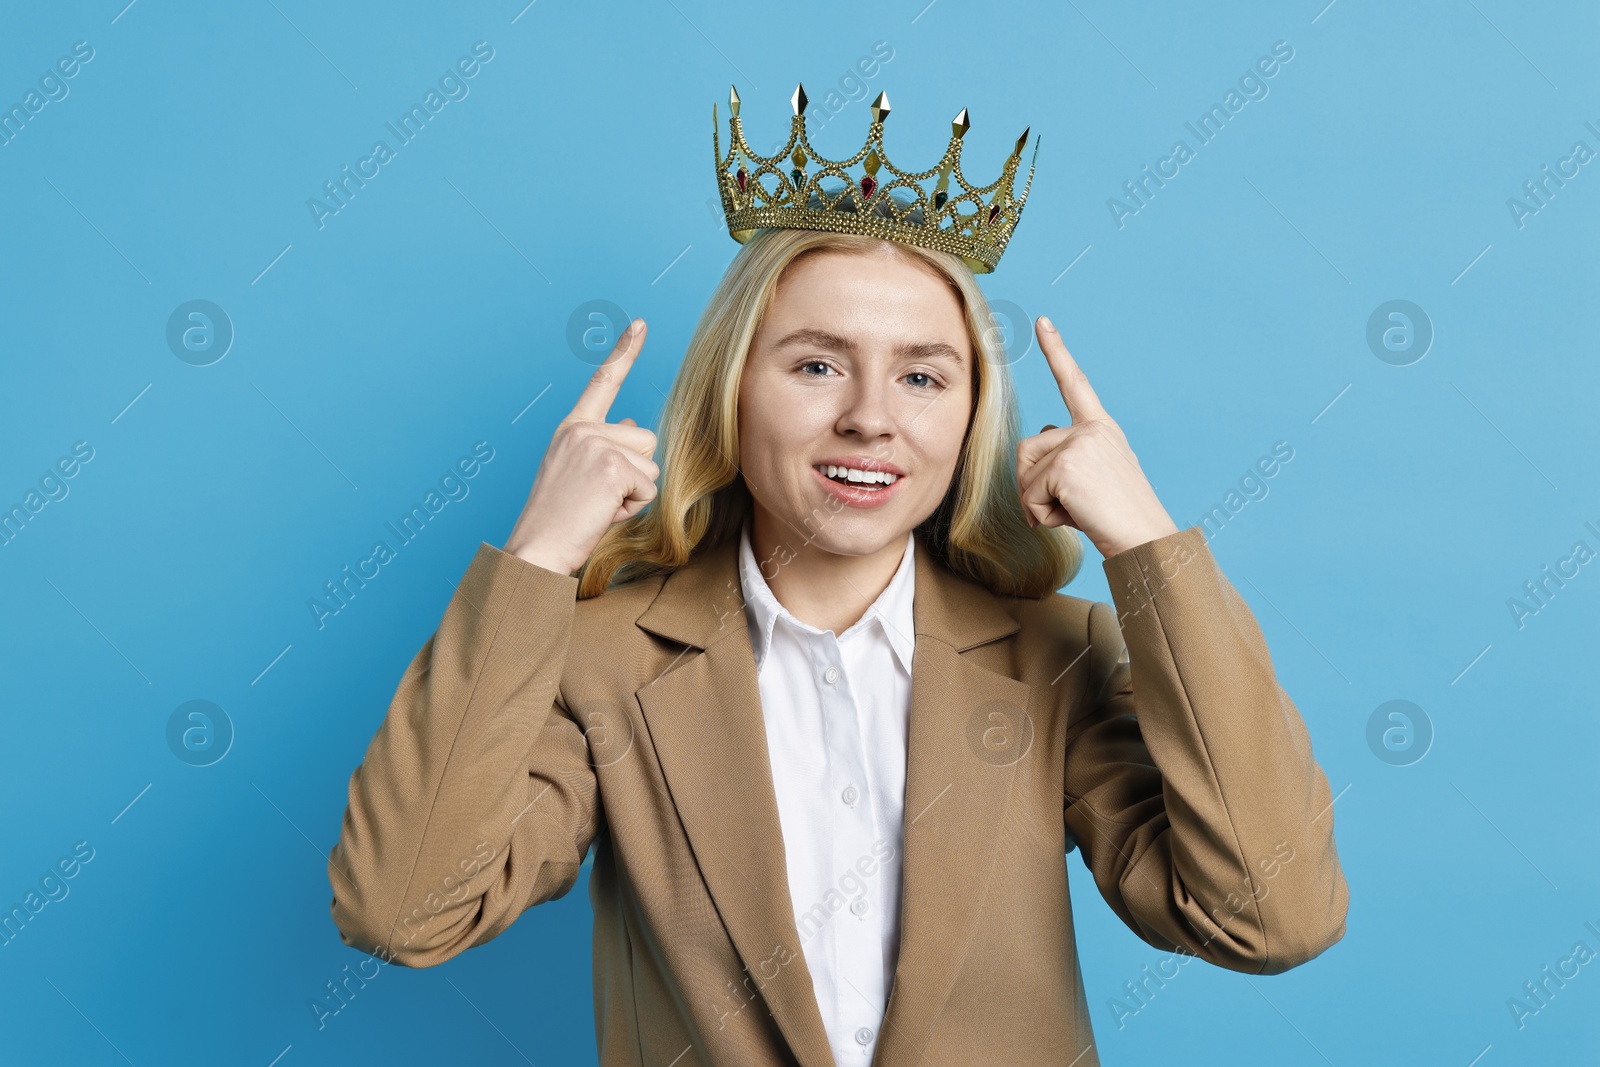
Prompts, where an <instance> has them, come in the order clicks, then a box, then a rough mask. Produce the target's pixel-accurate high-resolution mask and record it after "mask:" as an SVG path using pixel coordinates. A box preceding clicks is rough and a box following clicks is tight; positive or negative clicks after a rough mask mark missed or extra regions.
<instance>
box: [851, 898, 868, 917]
mask: <svg viewBox="0 0 1600 1067" xmlns="http://www.w3.org/2000/svg"><path fill="white" fill-rule="evenodd" d="M850 911H851V912H852V913H853V914H856V915H865V914H866V913H867V902H866V901H865V900H857V901H853V902H852V903H851V904H850Z"/></svg>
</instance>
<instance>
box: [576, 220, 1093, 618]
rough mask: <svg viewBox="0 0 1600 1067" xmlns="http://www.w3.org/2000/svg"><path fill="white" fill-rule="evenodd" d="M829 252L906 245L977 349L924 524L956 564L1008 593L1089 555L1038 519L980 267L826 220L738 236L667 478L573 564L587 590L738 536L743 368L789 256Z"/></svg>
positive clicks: (746, 496) (685, 392)
mask: <svg viewBox="0 0 1600 1067" xmlns="http://www.w3.org/2000/svg"><path fill="white" fill-rule="evenodd" d="M820 252H845V253H854V254H868V253H874V252H876V253H878V254H900V255H905V256H910V257H913V260H914V262H917V263H920V264H922V265H924V266H926V268H927V269H929V270H931V271H932V272H933V274H935V275H936V276H938V277H942V278H943V279H944V280H946V281H947V282H948V283H949V284H950V286H951V288H952V289H953V291H954V293H955V295H956V297H957V298H958V300H959V301H960V303H961V307H962V316H963V318H964V319H965V322H966V326H967V335H968V338H969V339H970V341H971V343H972V351H973V354H974V357H975V358H974V360H973V364H974V372H973V373H974V379H975V380H974V388H973V394H974V401H973V409H972V416H971V418H970V420H969V424H968V429H967V435H966V440H965V441H963V443H962V448H961V454H960V458H959V459H958V460H957V463H956V469H955V475H954V477H953V478H952V479H951V484H950V489H949V491H948V492H947V493H946V494H945V498H944V500H942V501H941V502H940V504H939V506H938V507H937V508H936V509H935V510H934V512H933V514H931V515H930V516H929V517H928V518H927V519H925V520H924V521H923V522H922V523H921V524H920V525H918V527H917V529H916V533H917V535H918V537H919V538H920V540H921V541H922V543H923V544H924V545H925V546H926V547H927V548H928V549H929V550H930V551H931V552H932V553H933V554H934V556H935V558H937V559H939V560H941V561H942V562H943V563H944V564H945V565H946V566H948V567H949V568H950V569H951V570H952V571H954V572H956V573H957V574H960V575H963V576H965V577H968V578H971V579H973V580H974V581H977V582H979V583H981V584H982V585H984V586H986V587H987V588H988V589H989V590H990V591H991V592H994V593H996V594H998V595H1001V596H1022V597H1033V598H1037V597H1042V596H1044V595H1046V594H1048V593H1052V592H1054V591H1056V590H1058V589H1060V588H1061V586H1063V585H1065V584H1066V583H1067V582H1068V581H1070V580H1071V579H1072V577H1073V576H1074V575H1075V574H1077V572H1078V568H1079V567H1080V566H1081V564H1082V562H1083V546H1082V544H1081V543H1080V542H1079V540H1078V537H1077V534H1076V532H1075V531H1074V530H1073V529H1072V528H1070V527H1042V526H1041V527H1031V526H1029V525H1028V521H1027V517H1026V514H1025V512H1024V511H1023V508H1022V501H1021V498H1020V492H1019V489H1018V485H1017V477H1016V464H1017V444H1018V442H1019V441H1020V440H1021V413H1020V411H1019V409H1018V405H1017V397H1016V391H1015V388H1014V386H1013V384H1012V381H1011V373H1010V370H1009V368H1008V367H1007V364H1006V354H1005V349H1004V346H1003V345H1002V344H1001V343H1000V340H999V339H998V337H997V336H996V331H995V330H994V329H993V328H992V327H991V326H990V325H989V324H990V323H991V321H992V320H991V318H990V313H989V305H988V301H987V300H985V299H984V296H983V292H982V290H980V289H979V288H978V284H977V281H976V280H975V279H974V277H973V275H972V271H971V269H970V268H968V267H967V265H966V264H965V263H964V262H962V260H961V259H960V257H958V256H955V255H951V254H950V253H947V252H940V251H936V250H932V249H925V248H920V247H917V246H914V245H908V244H903V243H900V242H891V241H886V240H882V239H880V238H876V237H864V236H859V235H855V234H844V233H831V232H826V231H821V230H791V229H763V230H760V231H758V232H757V233H756V234H755V236H753V237H752V238H751V239H750V240H749V241H748V242H747V243H746V244H744V245H743V246H742V247H741V248H740V249H739V252H738V254H737V255H736V256H735V257H734V260H733V262H732V263H731V264H730V265H729V267H728V270H727V272H726V273H725V274H724V275H723V277H722V281H721V282H720V283H719V284H718V286H717V290H716V292H715V293H714V294H713V296H712V298H711V300H710V302H709V303H708V304H707V305H706V307H705V310H704V311H703V312H702V313H701V315H700V321H699V323H698V324H697V325H696V326H695V330H694V335H693V337H691V338H690V340H689V347H688V351H687V352H686V353H685V355H684V359H683V365H682V366H681V367H680V368H679V370H678V375H677V378H676V379H675V380H674V381H673V384H672V391H671V393H670V394H669V395H668V396H667V399H666V403H665V405H664V406H663V407H662V411H661V429H660V431H659V432H658V435H657V439H658V443H659V446H660V455H661V457H662V462H661V481H660V483H659V485H658V486H657V490H658V492H657V495H656V497H655V499H654V500H652V501H651V502H650V503H649V504H648V505H646V506H645V507H644V508H643V509H642V510H640V511H639V512H638V513H637V514H635V515H632V516H630V517H629V518H627V519H625V520H623V521H622V522H619V523H617V524H616V525H614V526H612V527H611V528H610V529H609V530H607V531H606V532H605V534H604V535H602V537H601V538H600V541H599V543H598V544H597V545H596V546H595V549H594V551H593V552H592V553H591V554H590V556H589V559H588V561H587V562H586V563H585V564H584V565H583V566H582V567H581V568H579V570H578V571H577V572H576V574H577V577H578V596H579V597H580V598H588V597H593V596H599V595H600V594H601V593H603V592H605V591H606V590H607V589H609V588H611V587H613V586H615V585H621V584H623V583H626V582H631V581H635V580H637V579H640V578H644V577H648V576H649V575H652V574H656V573H658V572H661V571H672V570H674V569H676V568H677V567H679V566H682V565H683V564H684V563H687V562H688V561H689V559H690V558H691V557H692V556H694V555H695V554H696V553H697V552H701V551H705V550H709V549H711V548H713V547H716V546H718V545H721V544H723V543H724V542H725V541H726V540H728V539H730V538H738V536H739V532H740V528H741V525H742V524H743V522H744V519H745V517H746V516H747V515H748V514H749V513H750V510H751V506H752V501H751V497H750V491H749V489H748V487H746V486H745V484H744V479H743V478H741V477H740V475H739V422H738V398H739V382H740V378H741V376H742V374H743V372H744V366H745V360H746V359H747V358H748V356H749V352H750V346H751V343H752V342H753V340H754V338H755V335H756V331H757V328H758V327H759V326H760V324H761V320H762V317H763V316H764V315H765V314H766V310H767V306H768V304H769V303H770V302H771V299H772V294H773V292H774V291H775V290H776V288H777V284H778V279H779V277H780V276H781V275H782V274H783V272H784V269H785V268H786V267H788V266H789V265H790V264H791V263H793V262H795V261H796V260H797V259H799V258H801V257H802V256H805V255H809V254H816V253H820Z"/></svg>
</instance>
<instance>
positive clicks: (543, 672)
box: [328, 526, 1348, 1067]
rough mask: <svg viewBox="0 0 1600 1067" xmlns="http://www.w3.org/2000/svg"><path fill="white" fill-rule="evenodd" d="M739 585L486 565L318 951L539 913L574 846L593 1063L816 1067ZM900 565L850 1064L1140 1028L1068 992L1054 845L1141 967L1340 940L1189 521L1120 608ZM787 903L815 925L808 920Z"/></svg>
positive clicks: (1279, 752)
mask: <svg viewBox="0 0 1600 1067" xmlns="http://www.w3.org/2000/svg"><path fill="white" fill-rule="evenodd" d="M737 564H738V541H737V539H730V540H729V541H727V542H725V543H724V544H722V545H720V546H716V547H713V548H710V549H708V550H706V551H704V552H702V553H701V554H700V555H698V556H696V557H695V558H694V559H693V560H692V561H691V562H690V563H688V564H687V565H685V566H683V567H681V568H679V569H678V570H676V571H675V572H673V573H671V574H670V575H660V574H658V575H655V576H652V577H650V578H647V579H641V580H638V581H635V582H633V583H630V584H628V585H625V586H621V587H618V588H615V589H612V590H611V591H609V592H607V593H605V594H604V595H602V596H600V597H596V598H593V599H590V600H585V601H577V599H576V592H577V584H578V583H577V579H576V578H574V577H572V576H570V575H562V574H556V573H554V572H552V571H549V570H545V569H544V568H541V567H538V566H536V565H534V564H532V563H529V562H527V561H525V560H523V559H520V558H518V557H516V556H513V555H510V554H507V553H505V552H502V551H500V550H499V549H497V548H495V547H494V546H492V545H489V544H487V543H481V544H480V545H479V546H478V549H477V554H476V555H475V556H474V558H473V560H472V563H471V565H470V566H469V567H468V568H467V572H466V575H465V577H464V578H463V579H462V580H461V583H460V586H459V587H458V589H457V591H456V593H455V595H454V596H453V597H452V598H451V601H450V604H449V606H448V608H447V609H446V610H445V613H444V618H443V620H442V621H441V623H440V625H439V628H438V631H437V632H436V633H434V634H433V636H431V637H430V638H429V639H428V641H427V642H426V643H425V644H424V645H423V647H422V649H421V650H420V651H419V652H418V653H417V655H416V657H415V658H414V659H413V660H412V662H411V664H410V666H409V667H408V668H407V670H406V672H405V675H404V677H403V678H402V679H401V681H400V685H399V689H398V691H397V692H396V693H395V696H394V700H393V702H392V703H391V704H390V705H389V709H388V714H387V716H386V717H385V719H384V721H383V724H382V725H381V726H380V727H379V729H378V731H377V734H376V736H374V737H373V739H372V742H371V743H370V745H369V746H368V747H367V751H366V756H365V759H364V761H363V762H362V764H361V766H360V767H358V768H356V770H355V772H354V773H353V774H352V775H351V776H350V784H349V807H348V809H347V810H346V812H345V816H344V821H343V825H342V829H341V832H340V837H339V842H338V844H337V846H335V848H334V849H333V851H332V852H331V854H330V858H329V865H328V873H329V879H330V882H331V884H332V887H333V892H334V895H333V902H332V914H333V921H334V923H335V924H336V925H337V927H338V929H339V932H340V936H341V938H342V940H343V941H344V943H345V944H347V945H351V946H355V947H357V948H360V949H362V950H364V951H367V952H371V953H374V954H375V955H378V956H379V957H380V958H383V959H388V960H394V961H397V962H399V963H401V964H403V965H406V966H411V967H429V966H433V965H435V964H439V963H442V962H444V961H445V960H448V959H450V958H451V957H452V956H455V955H457V954H459V953H460V952H462V951H464V950H465V949H468V948H470V947H472V946H474V945H480V944H482V943H484V942H485V941H488V940H489V939H491V938H493V937H495V936H497V935H498V934H500V933H502V932H503V931H504V930H505V929H506V928H507V927H509V926H510V925H511V924H512V922H514V921H515V920H516V918H517V916H518V915H520V914H521V913H522V911H523V910H524V909H525V908H528V907H530V906H532V905H535V904H539V903H541V902H543V901H546V900H552V899H555V898H557V897H560V896H562V895H563V894H565V893H566V892H567V891H568V890H569V889H570V888H571V887H572V886H573V885H574V883H575V882H576V881H577V878H578V875H579V867H580V864H581V863H582V862H583V859H584V857H585V855H586V854H587V852H588V850H589V849H590V848H591V847H594V849H595V854H594V866H593V872H592V874H591V876H590V881H589V895H590V899H591V901H592V903H593V907H594V916H595V919H594V997H595V1027H596V1034H597V1040H598V1045H599V1052H600V1062H601V1064H602V1065H604V1067H613V1065H615V1067H622V1065H629V1067H644V1065H650V1067H668V1065H672V1067H692V1065H695V1064H718V1065H723V1064H726V1065H730V1067H734V1065H736V1067H777V1065H796V1064H798V1065H800V1067H828V1065H829V1064H831V1063H832V1062H833V1061H832V1056H831V1052H830V1049H829V1045H828V1040H827V1034H826V1031H825V1030H824V1028H823V1023H822V1017H821V1014H820V1012H819V1010H818V1008H817V1003H816V999H815V997H814V995H813V992H812V984H811V976H810V974H809V972H808V971H807V969H806V961H805V954H804V950H803V947H802V944H801V940H800V935H799V933H798V931H799V929H800V926H797V921H796V907H795V905H796V902H793V901H791V900H790V899H789V891H788V878H787V874H786V869H785V861H784V848H783V839H782V832H781V829H780V827H779V822H778V810H777V802H776V799H775V795H774V791H773V786H772V774H771V769H770V763H769V757H770V756H772V755H774V754H770V753H768V751H767V746H766V734H765V730H764V729H763V725H762V718H761V702H760V693H759V688H758V686H757V682H756V673H755V661H754V657H753V654H752V652H751V647H750V640H749V635H748V632H747V630H746V625H745V614H744V610H743V605H742V603H741V601H740V596H739V588H740V587H739V581H738V571H737ZM915 566H916V596H915V602H914V616H915V620H916V651H915V656H914V667H913V670H912V680H911V720H910V735H909V745H908V755H907V769H906V796H905V812H906V827H905V842H904V856H903V861H904V883H903V897H902V913H901V914H902V917H901V923H902V925H901V931H902V933H901V947H900V955H899V963H898V966H897V968H896V970H895V974H894V980H893V985H892V988H891V995H890V998H889V1003H888V1008H887V1012H886V1014H885V1017H884V1019H883V1022H882V1025H881V1026H880V1027H879V1034H880V1036H879V1041H878V1045H877V1049H876V1052H875V1054H874V1057H873V1060H872V1064H873V1067H917V1065H920V1064H928V1063H931V1064H937V1065H938V1067H957V1065H967V1064H995V1063H1003V1064H1007V1065H1030V1064H1052V1065H1062V1067H1064V1065H1067V1064H1072V1065H1074V1067H1092V1065H1094V1064H1097V1063H1098V1062H1099V1057H1098V1055H1097V1052H1096V1049H1095V1048H1094V1035H1093V1033H1092V1032H1091V1029H1090V1024H1089V1012H1088V1003H1089V1001H1090V1000H1091V999H1093V1000H1094V1002H1095V1003H1096V1004H1100V1003H1104V1001H1105V998H1108V997H1110V996H1113V995H1116V996H1121V997H1123V998H1124V999H1126V1000H1128V1003H1129V1004H1130V1006H1132V1005H1135V1004H1136V1002H1135V1001H1134V1000H1133V999H1132V998H1131V997H1129V995H1128V992H1127V991H1126V989H1123V988H1118V989H1096V990H1090V991H1087V992H1086V991H1085V990H1084V988H1083V983H1082V981H1081V978H1080V974H1079V967H1078V961H1077V951H1076V947H1075V942H1074V936H1073V918H1072V906H1071V902H1070V901H1069V900H1068V893H1067V870H1066V863H1065V862H1064V861H1063V857H1064V856H1065V855H1066V854H1067V853H1068V852H1069V849H1070V848H1071V847H1072V845H1073V844H1074V843H1076V846H1077V848H1078V851H1079V852H1080V854H1081V855H1082V857H1083V861H1084V863H1085V864H1086V865H1087V867H1088V869H1089V870H1090V871H1091V872H1092V873H1093V876H1094V881H1095V884H1096V885H1097V886H1098V888H1099V890H1100V893H1101V895H1102V896H1103V897H1104V898H1105V901H1106V903H1108V904H1109V905H1110V906H1111V910H1112V911H1113V912H1115V913H1116V915H1117V916H1118V917H1119V918H1120V919H1121V920H1122V921H1123V922H1124V923H1126V924H1127V925H1128V926H1129V927H1130V928H1131V929H1132V930H1133V931H1134V932H1135V933H1136V934H1137V935H1138V936H1139V937H1141V938H1143V939H1144V940H1145V941H1147V942H1149V943H1150V944H1151V945H1154V946H1157V947H1159V948H1161V949H1164V950H1172V949H1178V950H1181V951H1183V952H1186V953H1192V954H1195V955H1197V956H1199V957H1200V958H1202V959H1205V960H1208V961H1210V962H1212V963H1215V964H1218V965H1220V966H1223V967H1227V968H1229V969H1232V970H1238V971H1243V972H1246V973H1250V974H1271V973H1275V972H1278V971H1282V970H1284V969H1286V968H1289V967H1293V966H1296V965H1297V964H1300V963H1304V962H1305V961H1307V960H1309V959H1311V958H1312V957H1313V956H1316V955H1317V954H1318V953H1320V952H1322V951H1323V950H1324V949H1326V948H1327V947H1328V946H1329V945H1332V944H1333V943H1334V942H1335V941H1337V940H1338V939H1339V938H1340V937H1341V936H1342V935H1343V933H1344V920H1345V911H1346V906H1347V902H1348V891H1347V889H1346V885H1345V880H1344V876H1343V874H1342V872H1341V871H1340V868H1339V862H1338V857H1337V854H1336V853H1335V850H1334V842H1333V821H1334V818H1333V811H1332V798H1331V797H1330V795H1329V789H1328V783H1327V780H1326V779H1325V777H1324V776H1323V773H1322V771H1321V769H1320V768H1319V767H1318V766H1317V764H1316V762H1315V761H1314V760H1313V757H1312V752H1311V746H1310V741H1309V738H1308V737H1307V733H1306V729H1305V726H1304V724H1303V723H1302V722H1301V719H1300V716H1299V714H1298V713H1297V712H1296V710H1295V707H1294V705H1293V704H1292V703H1291V702H1290V700H1289V698H1288V696H1286V695H1285V694H1284V692H1283V690H1282V688H1280V686H1279V685H1278V682H1277V680H1276V678H1275V676H1274V673H1273V669H1272V663H1271V660H1270V658H1269V656H1268V653H1267V647H1266V644H1265V642H1264V641H1263V639H1262V635H1261V631H1260V629H1259V628H1258V626H1257V624H1256V621H1255V618H1254V617H1253V616H1252V615H1251V613H1250V610H1249V608H1248V607H1247V606H1246V605H1245V602H1244V601H1243V599H1241V598H1240V596H1239V595H1238V593H1237V592H1236V591H1235V590H1234V588H1233V586H1232V585H1231V584H1229V582H1228V580H1227V579H1226V578H1224V577H1223V575H1222V572H1221V571H1220V570H1219V568H1218V566H1217V562H1216V560H1215V559H1214V558H1213V556H1212V554H1211V551H1210V549H1209V548H1208V546H1207V545H1206V542H1205V539H1204V536H1203V533H1202V531H1201V528H1200V527H1198V526H1195V527H1190V528H1188V529H1186V530H1182V531H1179V532H1178V533H1175V534H1170V535H1168V536H1165V537H1162V538H1158V539H1156V540H1154V541H1150V542H1147V543H1145V544H1143V545H1139V546H1137V547H1135V548H1131V549H1128V550H1127V551H1124V552H1121V553H1119V554H1117V555H1115V556H1113V557H1111V558H1110V559H1108V560H1106V561H1105V563H1104V567H1105V572H1106V576H1107V577H1108V579H1109V580H1110V585H1111V591H1112V596H1113V599H1114V601H1115V610H1113V608H1112V607H1111V606H1110V605H1107V604H1105V603H1101V602H1096V601H1090V600H1085V599H1081V598H1079V597H1074V596H1067V595H1063V594H1060V593H1052V594H1050V595H1049V596H1046V597H1042V598H1040V599H1037V600H1033V599H1019V598H1009V597H1000V596H995V595H994V594H992V593H990V592H989V591H988V590H987V589H985V588H984V587H982V586H981V585H978V584H976V583H974V582H971V581H968V580H966V579H964V578H962V577H959V576H957V575H956V574H954V573H953V572H952V571H950V570H949V569H947V568H946V567H944V566H943V565H942V564H940V563H939V562H937V560H936V559H935V558H934V557H933V556H932V555H931V554H929V552H928V550H927V549H926V547H924V545H923V544H922V541H921V539H920V538H918V540H917V548H916V560H915ZM775 755H776V758H778V759H782V758H783V753H781V752H780V753H776V754H775ZM799 903H800V907H801V909H802V910H803V911H804V912H805V915H804V918H805V919H806V921H805V922H804V923H803V924H802V925H805V926H807V927H808V928H809V927H810V926H812V925H813V924H814V922H816V921H826V919H827V918H828V917H829V916H828V915H827V914H819V913H818V911H817V907H816V906H814V905H817V906H820V907H821V908H822V912H824V913H826V912H827V911H828V910H829V904H828V903H827V902H809V901H807V902H799ZM1083 914H1085V915H1088V916H1089V917H1090V921H1092V922H1094V921H1104V913H1103V912H1101V911H1100V910H1099V908H1098V906H1096V905H1094V904H1092V903H1091V904H1090V905H1089V906H1088V907H1087V908H1086V909H1084V912H1083ZM1128 977H1129V978H1130V979H1133V980H1135V982H1136V985H1137V984H1138V981H1139V980H1140V979H1141V977H1142V976H1140V975H1129V976H1128ZM1149 980H1150V979H1149V978H1148V977H1144V978H1143V981H1144V983H1145V986H1144V988H1145V990H1146V991H1147V992H1154V987H1152V986H1150V985H1149V984H1148V982H1149Z"/></svg>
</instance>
